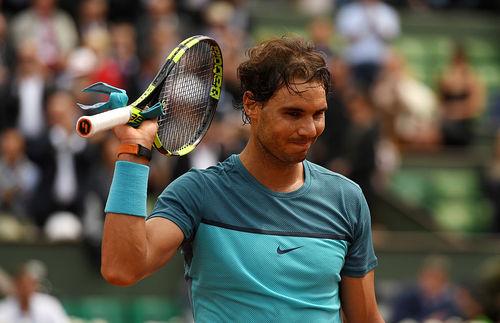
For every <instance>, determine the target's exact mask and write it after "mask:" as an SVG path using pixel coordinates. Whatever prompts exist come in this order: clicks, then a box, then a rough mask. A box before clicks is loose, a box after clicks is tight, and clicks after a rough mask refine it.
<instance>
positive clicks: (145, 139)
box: [113, 120, 158, 147]
mask: <svg viewBox="0 0 500 323" xmlns="http://www.w3.org/2000/svg"><path fill="white" fill-rule="evenodd" d="M157 129H158V124H157V123H156V120H144V121H143V122H142V123H141V124H140V126H139V127H138V128H134V127H131V126H129V125H120V126H117V127H115V128H114V129H113V131H114V133H115V135H116V137H117V138H118V139H119V140H120V142H121V143H133V144H140V145H142V146H144V147H152V146H153V142H154V138H155V134H156V131H157Z"/></svg>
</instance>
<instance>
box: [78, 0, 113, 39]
mask: <svg viewBox="0 0 500 323" xmlns="http://www.w3.org/2000/svg"><path fill="white" fill-rule="evenodd" d="M107 14H108V1H107V0H83V1H81V2H80V4H79V8H78V31H79V32H80V36H81V37H82V38H84V37H85V35H86V34H87V32H88V31H89V30H92V29H94V28H98V29H105V30H107V29H108V20H107Z"/></svg>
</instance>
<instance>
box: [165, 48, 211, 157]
mask: <svg viewBox="0 0 500 323" xmlns="http://www.w3.org/2000/svg"><path fill="white" fill-rule="evenodd" d="M212 79H213V59H212V54H211V52H210V45H209V44H208V43H205V42H200V43H199V44H196V45H195V46H194V47H192V48H191V49H189V50H188V51H187V52H186V53H185V54H184V55H183V56H182V57H181V59H180V60H179V62H178V63H177V64H176V65H175V66H174V68H173V70H172V71H171V72H170V74H169V75H168V76H167V78H166V80H165V84H164V86H163V88H162V91H161V93H160V97H159V99H160V101H161V102H162V103H163V105H164V112H165V114H164V115H163V116H162V117H161V118H160V120H159V122H158V124H159V128H158V136H159V138H160V140H161V142H162V144H163V147H164V148H165V149H167V150H169V151H177V150H179V149H180V148H182V147H183V146H185V145H189V144H193V143H194V142H195V141H196V140H198V139H199V138H200V137H201V135H202V133H203V130H204V127H205V126H206V123H207V117H208V115H209V111H210V110H211V109H212V108H213V107H211V106H210V97H209V91H210V87H211V84H212Z"/></svg>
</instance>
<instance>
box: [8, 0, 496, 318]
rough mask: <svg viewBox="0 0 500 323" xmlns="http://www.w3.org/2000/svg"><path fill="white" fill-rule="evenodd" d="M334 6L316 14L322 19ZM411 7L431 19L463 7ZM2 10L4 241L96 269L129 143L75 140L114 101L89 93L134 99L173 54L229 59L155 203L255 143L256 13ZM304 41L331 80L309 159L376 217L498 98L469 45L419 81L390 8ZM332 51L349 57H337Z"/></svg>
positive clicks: (36, 0) (375, 5) (378, 6)
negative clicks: (199, 131)
mask: <svg viewBox="0 0 500 323" xmlns="http://www.w3.org/2000/svg"><path fill="white" fill-rule="evenodd" d="M297 2H301V1H297ZM302 2H303V1H302ZM325 2H328V1H319V0H318V1H313V3H315V4H316V5H318V4H320V5H319V7H320V8H321V3H325ZM408 3H409V5H410V6H413V7H419V8H420V7H422V6H423V7H432V6H435V7H439V5H443V4H444V3H447V4H448V5H452V3H453V1H444V0H443V1H441V2H440V1H437V0H434V1H418V0H415V1H408ZM481 3H482V2H481ZM0 4H2V8H3V9H4V10H2V11H1V12H0V239H2V240H11V241H20V240H25V241H26V240H28V241H29V240H39V239H48V240H52V241H57V240H78V241H80V240H82V241H84V242H86V243H87V244H88V245H89V246H90V247H91V248H90V250H93V252H94V255H95V259H96V260H98V252H99V244H100V237H101V228H102V221H103V217H104V214H103V206H104V203H105V200H106V197H107V194H108V188H109V184H110V181H111V178H112V172H113V165H114V160H115V155H116V153H115V152H116V148H117V144H118V143H117V141H116V139H115V138H114V136H112V135H111V134H110V133H103V134H100V135H98V136H96V137H94V138H92V139H89V140H84V139H82V138H80V137H78V136H77V135H76V134H75V132H74V126H75V121H76V119H77V118H78V117H79V116H80V115H82V113H83V112H82V111H81V110H80V109H79V108H78V107H77V105H76V104H75V103H76V102H79V103H82V104H94V103H96V102H99V101H105V100H106V97H103V96H102V95H97V94H94V93H84V92H82V91H81V90H82V89H83V88H85V87H86V86H89V85H91V84H93V83H95V82H98V81H101V82H106V83H108V84H110V85H113V86H116V87H119V88H123V89H125V90H126V91H127V94H128V96H129V98H131V99H135V98H136V97H138V96H139V95H140V94H141V93H142V91H143V90H144V89H145V88H146V86H147V85H148V84H149V82H150V81H151V80H152V78H153V77H154V75H155V74H156V72H157V69H158V67H159V66H160V64H161V63H162V61H163V59H164V58H165V56H166V55H167V54H168V53H169V52H170V50H171V49H173V48H174V47H175V46H176V45H177V44H178V43H179V42H180V41H181V40H182V39H184V38H186V37H188V36H191V35H194V34H204V35H208V36H211V37H213V38H215V39H216V40H217V41H218V42H219V44H220V45H221V48H222V52H223V57H224V89H223V95H222V99H221V102H220V104H219V107H218V112H217V115H216V118H215V120H214V122H213V124H212V126H211V128H210V130H209V132H208V134H207V135H206V137H205V138H204V140H203V142H202V143H201V144H200V145H199V147H198V148H197V149H196V150H195V151H194V152H193V153H192V154H190V155H188V156H187V157H182V158H165V157H163V156H161V155H159V154H155V156H154V158H153V161H152V167H151V176H150V179H149V192H150V196H151V201H154V198H155V196H157V194H159V192H161V190H163V188H164V187H165V186H166V185H167V184H168V183H169V182H170V181H171V180H172V179H174V178H176V177H177V176H179V175H180V174H182V173H183V172H185V171H186V170H188V169H189V168H191V167H197V168H204V167H208V166H210V165H213V164H215V163H217V162H218V161H220V160H223V159H225V158H226V157H227V156H229V155H230V154H232V153H238V152H239V151H240V150H241V148H242V145H243V144H244V143H245V139H246V136H247V131H248V129H247V127H245V126H244V125H243V122H242V119H241V112H240V111H238V110H236V109H234V104H235V103H236V102H238V100H239V99H240V97H241V93H240V89H239V83H238V80H237V75H236V68H237V66H238V64H239V63H240V62H241V61H242V60H243V59H244V55H245V49H246V48H248V47H249V46H250V45H251V44H253V43H254V42H255V41H256V40H255V39H254V38H253V34H252V31H253V27H254V21H253V19H252V15H251V11H250V10H249V1H245V0H217V1H209V0H189V1H175V0H143V1H108V0H80V1H62V0H60V1H59V2H58V1H57V0H32V1H28V0H25V1H0ZM302 5H303V4H302ZM443 6H446V4H445V5H443ZM327 7H328V6H327ZM330 8H331V7H330ZM304 32H305V34H307V37H308V38H309V39H310V40H311V41H312V42H313V43H314V44H315V46H316V47H317V48H318V49H319V50H321V51H323V53H324V55H325V58H326V59H327V61H328V64H329V68H330V70H331V73H332V75H333V84H332V87H333V88H332V93H330V94H329V98H328V104H329V109H328V112H327V115H326V117H327V126H326V130H325V133H324V134H323V136H322V137H321V138H320V139H319V140H318V142H317V143H316V145H315V146H314V149H313V150H312V151H311V155H310V157H309V159H310V160H312V161H314V162H316V163H318V164H321V165H323V166H325V167H327V168H329V169H331V170H333V171H336V172H339V173H341V174H344V175H345V176H347V177H349V178H351V179H353V180H354V181H356V182H357V183H358V184H359V185H360V186H361V187H362V188H363V190H364V192H365V195H366V196H367V199H368V201H369V203H371V201H372V199H373V195H374V192H376V191H380V190H383V189H384V187H385V185H387V181H388V180H389V178H390V175H391V173H392V172H394V171H395V170H396V169H397V168H398V166H399V164H400V160H401V155H402V154H404V153H405V152H406V151H420V152H436V151H439V150H441V149H443V148H446V147H453V148H456V147H459V148H464V147H469V146H470V145H473V144H474V141H475V129H476V126H477V125H476V121H477V119H478V117H479V116H480V115H481V113H482V112H483V111H484V109H485V107H486V102H487V100H486V98H487V93H486V90H485V86H484V85H483V83H482V81H481V79H480V78H479V77H478V75H476V73H475V72H474V69H473V68H472V66H471V64H470V62H469V60H468V56H467V50H466V48H465V47H464V46H463V45H462V44H460V43H456V44H455V45H454V47H453V48H452V49H451V51H450V59H449V62H448V64H447V66H446V68H445V69H444V70H443V71H442V72H441V74H440V76H439V78H438V79H437V80H436V82H435V86H430V85H428V84H425V83H424V82H422V81H421V80H419V79H418V78H416V77H415V76H414V75H413V74H412V72H411V69H409V68H408V62H406V59H405V57H404V56H403V55H401V54H400V53H399V52H398V51H397V50H395V49H394V47H393V46H392V43H393V42H394V40H395V39H397V37H398V36H400V34H401V23H400V18H399V15H398V12H397V11H396V10H395V9H394V8H393V7H391V6H390V5H388V4H386V3H384V2H382V1H379V0H360V1H337V8H336V10H335V12H334V13H332V14H329V15H326V16H325V15H322V16H320V17H316V18H313V19H311V23H310V24H309V25H308V27H307V30H305V31H304ZM278 36H279V35H278ZM333 38H340V39H342V40H343V42H344V44H345V46H343V47H341V48H334V47H333V46H332V41H331V40H332V39H333ZM496 142H497V144H496V147H497V148H496V152H495V155H494V157H493V158H492V162H491V163H490V164H489V165H488V166H487V170H486V171H485V174H486V175H485V178H486V181H485V182H486V183H487V185H486V186H487V188H488V192H489V194H490V196H491V199H492V201H493V203H494V206H495V210H496V211H495V212H496V222H495V227H494V230H495V231H497V232H500V205H499V204H498V201H500V133H499V135H498V136H497V139H496ZM374 221H376V218H375V219H374ZM453 314H454V315H455V314H457V313H453ZM397 315H399V314H397ZM460 315H462V317H463V318H468V317H467V316H466V315H467V314H464V313H461V314H460ZM401 318H404V317H401ZM415 319H417V318H415ZM396 321H397V320H396ZM396 321H395V322H396Z"/></svg>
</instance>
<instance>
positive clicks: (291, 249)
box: [276, 246, 303, 255]
mask: <svg viewBox="0 0 500 323" xmlns="http://www.w3.org/2000/svg"><path fill="white" fill-rule="evenodd" d="M302 247H303V246H300V247H295V248H290V249H281V248H280V246H278V248H277V249H276V252H277V253H278V255H282V254H284V253H287V252H290V251H293V250H295V249H299V248H302Z"/></svg>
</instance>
